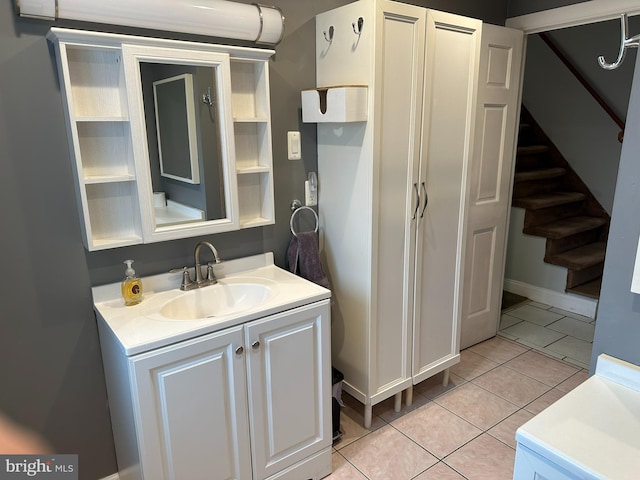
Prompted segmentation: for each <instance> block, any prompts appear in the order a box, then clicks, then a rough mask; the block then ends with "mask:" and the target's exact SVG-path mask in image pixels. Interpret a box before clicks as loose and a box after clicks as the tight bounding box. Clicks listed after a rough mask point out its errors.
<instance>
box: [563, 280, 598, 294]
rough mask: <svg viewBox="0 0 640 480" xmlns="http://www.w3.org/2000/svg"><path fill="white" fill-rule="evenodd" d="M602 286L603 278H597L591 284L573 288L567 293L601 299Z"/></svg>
mask: <svg viewBox="0 0 640 480" xmlns="http://www.w3.org/2000/svg"><path fill="white" fill-rule="evenodd" d="M601 286H602V277H599V278H596V279H595V280H591V281H590V282H587V283H583V284H582V285H577V286H575V287H572V288H567V289H566V291H567V292H568V293H575V294H577V295H582V296H585V297H590V298H595V299H599V298H600V288H601Z"/></svg>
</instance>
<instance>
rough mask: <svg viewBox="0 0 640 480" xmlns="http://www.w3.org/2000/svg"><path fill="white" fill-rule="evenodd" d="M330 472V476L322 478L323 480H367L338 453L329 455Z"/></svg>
mask: <svg viewBox="0 0 640 480" xmlns="http://www.w3.org/2000/svg"><path fill="white" fill-rule="evenodd" d="M331 470H332V471H331V475H329V476H327V477H324V478H325V480H367V477H365V476H364V475H363V474H362V473H360V472H359V471H358V469H357V468H356V467H354V466H353V465H351V464H350V463H349V462H348V461H347V460H346V459H345V458H344V457H343V456H342V455H340V454H339V453H338V452H334V453H332V454H331Z"/></svg>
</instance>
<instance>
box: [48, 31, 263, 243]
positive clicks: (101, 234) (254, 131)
mask: <svg viewBox="0 0 640 480" xmlns="http://www.w3.org/2000/svg"><path fill="white" fill-rule="evenodd" d="M48 38H49V39H50V40H51V42H52V43H53V44H54V45H55V48H56V50H57V61H58V72H59V76H60V83H61V86H62V96H63V101H64V104H65V107H66V108H65V111H66V112H65V113H66V117H67V125H68V132H69V144H70V150H71V154H72V160H73V168H74V172H75V175H76V191H77V199H78V206H79V212H80V216H81V225H82V233H83V240H84V244H85V247H86V248H87V249H88V250H101V249H106V248H114V247H121V246H126V245H134V244H139V243H147V242H153V241H159V238H160V240H163V239H164V240H168V239H174V238H185V237H190V236H197V235H203V234H207V233H217V232H219V231H228V230H229V229H237V228H238V225H239V228H248V227H256V226H262V225H268V224H272V223H274V221H275V215H274V201H273V166H272V153H271V110H270V102H269V66H268V61H269V58H270V57H271V56H272V55H273V53H274V52H273V50H266V49H257V48H245V47H235V46H228V45H213V44H206V43H193V42H180V41H174V40H165V39H158V38H145V37H136V36H129V35H114V34H107V33H101V32H87V31H80V30H68V29H60V28H53V29H52V30H51V32H50V33H49V35H48ZM131 46H149V47H161V48H164V49H166V51H171V52H179V53H174V55H179V54H180V53H184V55H185V62H186V63H188V62H189V61H190V59H191V58H196V60H194V61H195V62H196V63H198V62H199V60H198V59H199V58H200V57H199V56H198V55H199V53H198V52H208V53H216V54H223V55H226V56H227V58H228V59H229V65H230V67H225V68H230V78H231V85H230V90H231V101H230V102H231V113H232V115H230V116H229V117H228V118H227V119H226V120H225V121H224V127H223V128H224V129H225V132H226V134H227V135H229V136H228V137H227V138H229V143H232V148H229V149H228V152H227V165H229V167H230V172H231V173H230V175H231V177H232V179H231V180H229V182H228V183H229V184H228V185H227V188H228V194H229V198H228V202H229V205H230V209H229V211H230V212H232V213H231V214H229V215H228V216H229V221H228V222H218V224H217V225H216V224H215V222H207V221H206V219H200V218H195V219H194V220H193V222H192V224H189V222H176V223H175V225H174V226H168V227H167V226H166V225H163V224H162V223H159V222H158V219H156V218H155V217H154V213H153V212H154V208H153V199H152V198H149V193H148V186H149V184H150V175H151V174H150V166H149V158H148V150H147V149H146V148H141V143H140V142H146V135H145V127H144V126H141V125H139V123H140V118H142V115H141V114H140V112H139V111H138V109H137V107H136V105H140V104H142V102H141V101H140V96H141V94H142V93H141V92H140V91H136V90H138V89H136V88H132V89H131V91H128V90H127V85H134V84H138V83H139V79H137V80H136V81H134V79H133V78H131V77H130V75H137V73H136V72H135V69H132V68H129V67H127V66H126V65H125V64H127V62H128V61H129V57H126V58H125V57H123V54H124V52H130V51H131V49H130V48H129V47H131ZM176 58H178V57H176ZM173 61H175V59H174V60H172V61H171V62H170V63H173ZM227 78H229V77H227ZM226 81H227V82H228V80H226ZM129 88H131V87H129ZM225 88H229V86H226V85H225ZM227 98H228V97H227ZM228 102H229V100H227V103H226V105H227V106H228V104H229V103H228ZM232 117H233V119H232ZM143 146H146V143H144V144H143ZM236 181H237V189H236V186H235V183H236ZM238 211H239V214H238V213H236V212H238ZM238 218H239V222H238ZM223 220H224V219H223ZM208 224H211V225H208ZM227 224H228V225H227ZM229 225H230V226H229ZM158 227H160V228H161V230H162V232H161V233H162V235H161V236H160V237H158V238H156V236H157V235H156V232H157V231H158V230H157V229H158ZM154 229H156V230H154Z"/></svg>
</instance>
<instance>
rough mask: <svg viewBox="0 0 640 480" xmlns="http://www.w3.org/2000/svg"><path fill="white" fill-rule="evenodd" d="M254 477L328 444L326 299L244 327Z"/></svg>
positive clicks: (288, 464)
mask: <svg viewBox="0 0 640 480" xmlns="http://www.w3.org/2000/svg"><path fill="white" fill-rule="evenodd" d="M245 328H246V341H247V350H248V351H247V369H248V370H247V372H248V373H247V375H248V388H249V416H250V418H251V437H252V438H251V439H252V456H253V459H252V460H253V469H254V479H260V480H262V479H265V478H267V477H269V476H270V475H273V474H275V473H277V472H279V471H282V470H283V469H285V468H287V467H289V466H291V465H293V464H294V463H296V462H298V461H300V460H303V459H305V458H307V457H310V456H311V455H313V454H314V453H317V452H319V451H321V450H322V449H325V448H328V447H330V446H331V439H332V430H331V402H330V401H329V400H330V398H331V378H330V371H331V368H330V365H331V361H330V348H329V345H330V338H329V302H328V301H325V302H322V303H321V304H319V305H318V304H314V305H311V306H306V307H301V308H297V309H295V310H290V311H289V312H285V313H282V314H279V315H274V316H271V317H268V318H265V319H264V320H257V321H255V322H251V323H250V324H248V325H246V326H245Z"/></svg>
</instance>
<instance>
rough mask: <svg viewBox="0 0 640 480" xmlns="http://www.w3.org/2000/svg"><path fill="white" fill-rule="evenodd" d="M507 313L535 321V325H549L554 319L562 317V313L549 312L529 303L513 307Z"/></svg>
mask: <svg viewBox="0 0 640 480" xmlns="http://www.w3.org/2000/svg"><path fill="white" fill-rule="evenodd" d="M509 315H510V316H511V317H516V318H520V319H522V320H526V321H528V322H531V323H535V324H536V325H540V326H542V327H544V326H546V325H549V324H550V323H553V322H555V321H556V320H560V319H561V318H562V317H563V315H561V314H559V313H554V312H550V311H549V310H544V309H541V308H538V307H535V306H533V305H531V304H528V305H523V306H521V307H518V308H514V309H513V310H511V311H509Z"/></svg>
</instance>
